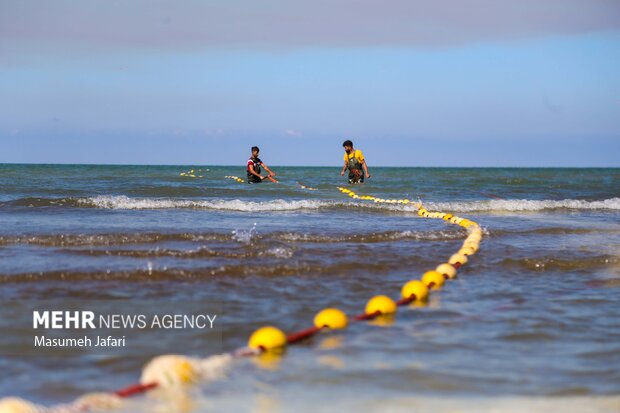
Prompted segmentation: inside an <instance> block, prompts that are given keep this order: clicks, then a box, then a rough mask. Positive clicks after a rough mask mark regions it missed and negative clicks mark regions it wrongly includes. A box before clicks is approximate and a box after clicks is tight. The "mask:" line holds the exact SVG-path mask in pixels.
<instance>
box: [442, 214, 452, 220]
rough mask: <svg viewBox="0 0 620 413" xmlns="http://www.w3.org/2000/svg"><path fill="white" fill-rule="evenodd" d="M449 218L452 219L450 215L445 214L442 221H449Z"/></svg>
mask: <svg viewBox="0 0 620 413" xmlns="http://www.w3.org/2000/svg"><path fill="white" fill-rule="evenodd" d="M450 218H452V214H445V215H444V216H443V219H445V220H446V221H449V220H450Z"/></svg>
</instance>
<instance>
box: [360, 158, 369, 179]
mask: <svg viewBox="0 0 620 413" xmlns="http://www.w3.org/2000/svg"><path fill="white" fill-rule="evenodd" d="M362 168H364V172H366V178H370V174H369V173H368V165H366V159H363V160H362Z"/></svg>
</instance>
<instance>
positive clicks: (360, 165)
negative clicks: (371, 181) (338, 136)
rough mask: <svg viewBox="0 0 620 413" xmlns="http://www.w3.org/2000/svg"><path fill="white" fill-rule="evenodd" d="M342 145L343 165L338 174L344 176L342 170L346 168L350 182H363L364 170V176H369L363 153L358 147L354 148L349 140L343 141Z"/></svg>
mask: <svg viewBox="0 0 620 413" xmlns="http://www.w3.org/2000/svg"><path fill="white" fill-rule="evenodd" d="M342 146H343V147H344V166H343V167H342V172H340V176H344V172H345V171H346V170H347V169H348V170H349V183H350V184H357V183H364V172H365V173H366V178H370V173H369V172H368V165H366V160H365V159H364V154H363V153H362V151H360V150H359V149H354V148H353V142H351V141H350V140H346V141H344V142H343V144H342Z"/></svg>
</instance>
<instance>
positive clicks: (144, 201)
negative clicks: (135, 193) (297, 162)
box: [0, 195, 620, 212]
mask: <svg viewBox="0 0 620 413" xmlns="http://www.w3.org/2000/svg"><path fill="white" fill-rule="evenodd" d="M423 204H424V206H425V207H426V208H427V209H429V210H435V211H443V212H528V211H547V210H549V211H550V210H563V209H565V210H620V198H609V199H605V200H582V199H564V200H531V199H492V200H476V201H450V202H432V201H429V202H426V201H424V202H423ZM0 206H17V207H77V208H101V209H120V210H123V209H124V210H148V209H152V210H154V209H199V210H221V211H239V212H269V211H273V212H277V211H301V210H320V209H338V208H360V207H361V208H369V209H373V210H386V211H403V212H415V211H416V207H415V205H413V204H408V205H403V204H380V203H374V202H365V201H355V200H348V199H343V200H328V199H301V200H285V199H273V200H265V201H248V200H241V199H195V200H194V199H184V198H133V197H128V196H126V195H98V196H94V197H84V198H21V199H17V200H12V201H6V202H2V203H0Z"/></svg>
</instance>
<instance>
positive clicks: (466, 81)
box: [0, 0, 620, 166]
mask: <svg viewBox="0 0 620 413" xmlns="http://www.w3.org/2000/svg"><path fill="white" fill-rule="evenodd" d="M108 3H109V2H97V1H93V2H71V1H60V2H59V3H58V7H56V8H51V7H43V6H42V5H43V4H45V3H40V2H34V1H24V2H7V1H4V0H0V16H4V17H0V39H2V40H0V92H1V93H0V107H2V108H3V109H2V110H1V111H0V162H46V163H47V162H49V163H130V164H185V163H187V164H237V163H241V164H243V163H244V160H245V159H246V158H247V156H248V152H249V147H250V146H251V145H254V144H256V145H259V146H260V147H261V149H262V153H261V156H262V157H263V159H264V160H265V161H266V162H268V163H269V164H274V165H276V164H280V165H282V164H284V165H295V164H297V165H339V164H340V162H341V156H342V155H341V142H342V140H344V139H352V140H353V141H354V142H355V143H356V146H358V147H360V148H361V149H363V150H364V152H365V154H366V156H367V158H368V161H369V164H370V165H384V166H391V165H401V166H620V162H619V161H618V159H620V156H618V154H620V75H619V73H620V5H616V3H614V2H605V1H600V2H580V1H568V0H567V1H565V2H555V1H549V2H546V3H545V2H543V3H544V5H543V6H541V5H540V2H531V1H529V0H528V1H523V2H486V4H485V1H484V0H478V1H462V2H438V3H439V6H427V7H423V4H424V2H417V1H408V2H406V1H394V2H385V3H381V4H382V6H377V5H378V4H379V3H378V2H374V3H373V2H368V1H362V2H359V3H351V2H350V1H342V2H331V3H330V2H327V3H324V2H318V3H317V4H318V5H317V6H316V7H311V6H310V5H311V4H313V3H310V2H278V1H267V2H264V3H261V4H262V6H261V7H260V8H258V7H257V6H256V4H257V3H256V2H240V1H234V2H226V3H218V2H210V3H209V2H197V3H194V2H182V5H181V4H180V3H179V4H177V3H174V2H165V1H157V2H154V3H151V5H153V4H154V7H150V8H149V6H148V4H147V3H146V2H140V1H136V2H131V6H128V5H123V3H122V2H121V3H111V4H112V6H110V5H109V4H108ZM140 3H142V4H140ZM347 3H350V4H347ZM84 4H89V5H90V6H88V7H87V6H84ZM128 4H129V3H128ZM334 4H337V5H338V7H334ZM360 4H361V5H362V6H359V5H360ZM416 4H417V8H416ZM502 4H503V6H502ZM515 4H520V6H516V5H515ZM140 6H142V7H143V9H142V8H141V7H140ZM345 6H352V7H353V6H356V7H358V8H359V9H361V10H358V11H357V12H356V13H354V15H353V16H351V15H350V13H348V10H349V9H347V7H345ZM515 7H517V9H515ZM145 10H149V11H148V12H145ZM483 11H484V13H486V14H485V15H483V16H482V17H481V14H484V13H482V12H483ZM558 11H561V12H558ZM145 13H146V17H145V16H144V14H145ZM549 15H551V16H554V17H552V18H550V17H548V16H549ZM515 16H516V17H515ZM170 26H172V27H170ZM162 27H164V28H165V30H163V29H162ZM205 27H206V28H205Z"/></svg>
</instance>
